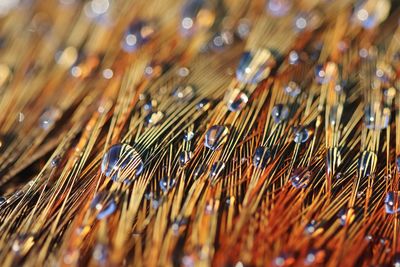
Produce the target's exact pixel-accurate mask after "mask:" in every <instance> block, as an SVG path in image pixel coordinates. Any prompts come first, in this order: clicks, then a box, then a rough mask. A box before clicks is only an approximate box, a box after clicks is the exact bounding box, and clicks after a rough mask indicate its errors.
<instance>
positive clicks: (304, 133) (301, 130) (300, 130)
mask: <svg viewBox="0 0 400 267" xmlns="http://www.w3.org/2000/svg"><path fill="white" fill-rule="evenodd" d="M310 136H311V131H310V130H309V129H308V128H307V127H302V126H300V127H297V128H296V129H295V131H294V142H295V143H297V144H301V143H305V142H307V140H308V138H310Z"/></svg>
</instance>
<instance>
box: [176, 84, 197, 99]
mask: <svg viewBox="0 0 400 267" xmlns="http://www.w3.org/2000/svg"><path fill="white" fill-rule="evenodd" d="M173 96H174V97H175V98H176V99H178V100H180V101H185V102H187V101H190V100H192V99H193V97H194V96H195V87H194V86H193V85H191V84H181V85H178V86H177V87H176V88H175V90H174V92H173Z"/></svg>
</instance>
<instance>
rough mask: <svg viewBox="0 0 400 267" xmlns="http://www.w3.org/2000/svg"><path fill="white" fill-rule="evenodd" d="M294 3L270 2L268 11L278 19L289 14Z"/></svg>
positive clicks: (275, 0)
mask: <svg viewBox="0 0 400 267" xmlns="http://www.w3.org/2000/svg"><path fill="white" fill-rule="evenodd" d="M291 7H292V3H291V1H289V0H269V1H267V11H268V12H269V13H270V14H271V15H273V16H276V17H282V16H284V15H286V14H287V13H288V11H289V10H290V8H291Z"/></svg>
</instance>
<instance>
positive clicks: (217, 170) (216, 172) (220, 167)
mask: <svg viewBox="0 0 400 267" xmlns="http://www.w3.org/2000/svg"><path fill="white" fill-rule="evenodd" d="M224 169H225V163H224V162H222V161H217V162H214V164H213V165H212V166H211V171H210V175H209V179H210V181H211V184H212V185H215V183H216V182H217V179H218V178H219V177H220V176H221V175H222V172H223V171H224Z"/></svg>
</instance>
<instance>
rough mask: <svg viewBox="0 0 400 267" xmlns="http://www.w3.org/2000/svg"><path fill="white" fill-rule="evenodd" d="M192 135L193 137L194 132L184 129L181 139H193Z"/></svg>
mask: <svg viewBox="0 0 400 267" xmlns="http://www.w3.org/2000/svg"><path fill="white" fill-rule="evenodd" d="M193 137H194V132H193V131H191V130H187V131H185V133H184V134H183V139H184V140H185V141H188V142H189V141H191V140H192V139H193Z"/></svg>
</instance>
